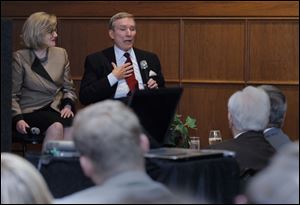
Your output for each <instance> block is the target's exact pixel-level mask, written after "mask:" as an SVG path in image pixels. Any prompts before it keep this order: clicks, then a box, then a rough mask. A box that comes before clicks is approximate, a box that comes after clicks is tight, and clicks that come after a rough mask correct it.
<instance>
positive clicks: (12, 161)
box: [1, 153, 52, 204]
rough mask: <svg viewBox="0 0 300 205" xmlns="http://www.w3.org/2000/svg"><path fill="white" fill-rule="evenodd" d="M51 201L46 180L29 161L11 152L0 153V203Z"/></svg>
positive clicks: (39, 202) (42, 202)
mask: <svg viewBox="0 0 300 205" xmlns="http://www.w3.org/2000/svg"><path fill="white" fill-rule="evenodd" d="M51 202H52V195H51V193H50V191H49V189H48V187H47V185H46V182H45V181H44V179H43V177H42V176H41V174H40V173H39V172H38V170H37V169H36V168H35V167H34V166H33V165H32V164H31V163H30V162H28V161H26V160H25V159H24V158H21V157H19V156H17V155H14V154H11V153H1V204H50V203H51Z"/></svg>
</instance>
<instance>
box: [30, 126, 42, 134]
mask: <svg viewBox="0 0 300 205" xmlns="http://www.w3.org/2000/svg"><path fill="white" fill-rule="evenodd" d="M26 132H27V133H29V134H32V135H39V134H40V133H41V130H40V128H38V127H27V128H26Z"/></svg>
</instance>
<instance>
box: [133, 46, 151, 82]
mask: <svg viewBox="0 0 300 205" xmlns="http://www.w3.org/2000/svg"><path fill="white" fill-rule="evenodd" d="M133 50H134V53H135V57H136V61H137V64H138V66H139V70H140V73H141V76H142V80H143V83H144V84H145V83H147V82H146V76H145V71H144V70H142V69H141V65H140V62H141V61H142V60H145V61H146V58H145V56H144V55H143V54H142V53H141V52H140V51H139V49H136V48H133ZM148 66H149V65H148ZM146 72H148V73H149V67H148V68H146ZM148 77H149V76H148Z"/></svg>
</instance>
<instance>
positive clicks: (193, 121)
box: [185, 116, 197, 129]
mask: <svg viewBox="0 0 300 205" xmlns="http://www.w3.org/2000/svg"><path fill="white" fill-rule="evenodd" d="M185 125H186V126H187V127H189V128H192V129H195V128H197V125H196V119H194V118H191V117H190V116H188V117H187V118H186V121H185Z"/></svg>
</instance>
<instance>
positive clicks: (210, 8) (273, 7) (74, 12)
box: [1, 1, 299, 17]
mask: <svg viewBox="0 0 300 205" xmlns="http://www.w3.org/2000/svg"><path fill="white" fill-rule="evenodd" d="M20 8H22V9H20ZM116 8H117V9H116ZM179 8H180V9H179ZM120 10H123V11H128V12H130V13H133V14H134V15H135V16H136V17H150V16H151V17H157V16H160V17H176V16H177V17H201V16H202V17H207V16H215V17H239V16H243V17H275V16H276V17H299V2H298V1H172V2H170V1H1V16H2V17H27V16H29V15H30V14H31V13H33V12H36V11H46V12H49V13H54V14H55V15H57V16H58V17H76V16H80V17H95V16H97V17H110V16H111V15H113V14H115V13H116V12H117V11H120Z"/></svg>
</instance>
